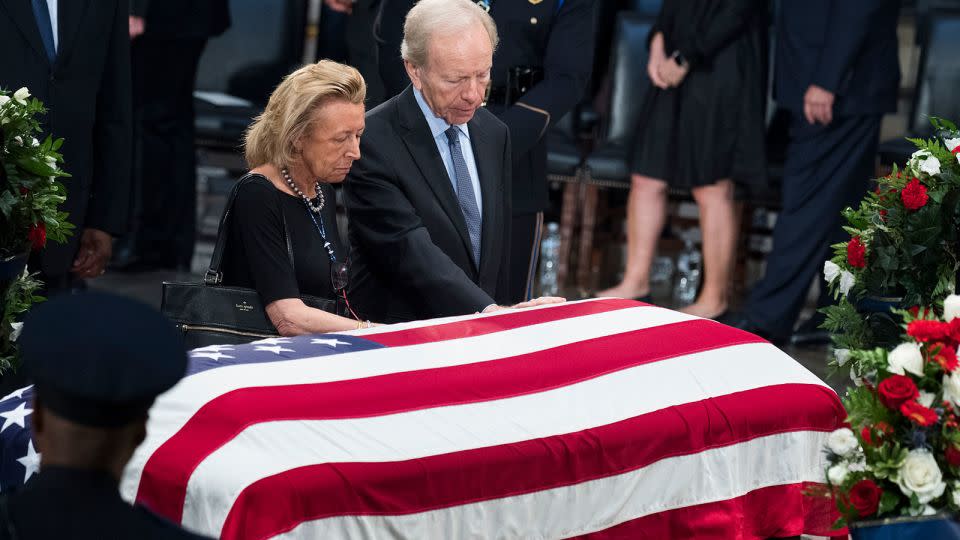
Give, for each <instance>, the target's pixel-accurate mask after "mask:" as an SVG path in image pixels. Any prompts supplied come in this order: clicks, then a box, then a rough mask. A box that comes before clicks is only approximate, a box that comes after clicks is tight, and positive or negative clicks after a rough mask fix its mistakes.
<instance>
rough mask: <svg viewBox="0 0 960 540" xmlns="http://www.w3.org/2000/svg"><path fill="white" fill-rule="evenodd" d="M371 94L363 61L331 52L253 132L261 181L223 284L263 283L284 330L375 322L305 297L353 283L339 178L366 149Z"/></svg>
mask: <svg viewBox="0 0 960 540" xmlns="http://www.w3.org/2000/svg"><path fill="white" fill-rule="evenodd" d="M365 96H366V84H365V83H364V81H363V77H361V76H360V73H359V72H358V71H357V70H356V69H354V68H352V67H349V66H345V65H343V64H338V63H336V62H332V61H329V60H323V61H320V62H317V63H316V64H310V65H307V66H305V67H302V68H300V69H298V70H297V71H294V72H293V73H291V74H290V75H288V76H287V77H286V78H285V79H284V80H283V82H282V83H280V86H278V87H277V89H276V90H274V92H273V94H272V95H271V96H270V100H269V102H268V103H267V107H266V109H265V110H264V112H263V114H262V115H260V116H259V117H258V118H257V119H256V120H255V121H254V123H253V124H252V125H251V126H250V128H249V130H248V131H247V134H246V139H245V143H244V146H245V152H246V160H247V165H248V166H249V167H250V174H249V175H248V176H253V181H250V182H246V183H244V185H243V186H242V187H241V188H240V191H239V193H238V194H237V198H236V201H235V203H234V207H233V212H234V214H233V218H232V226H231V230H230V232H229V236H228V238H227V241H226V247H225V248H224V265H223V282H224V284H225V285H236V286H241V287H250V288H253V289H256V290H257V292H258V293H259V294H260V297H261V299H262V300H263V303H264V305H265V306H266V311H267V316H268V317H269V318H270V321H271V322H272V323H273V325H274V326H275V327H276V328H277V331H278V332H279V333H280V335H284V336H292V335H299V334H309V333H320V332H332V331H343V330H351V329H357V328H361V327H364V326H369V325H370V323H369V322H362V321H361V322H358V321H356V320H352V319H348V318H346V317H341V316H339V315H336V314H333V313H328V312H326V311H323V310H320V309H315V308H312V307H309V306H307V305H306V304H305V303H304V302H303V301H302V300H301V299H300V297H301V295H305V294H307V295H311V296H316V297H321V298H329V299H334V298H336V297H337V296H339V295H343V294H344V292H343V291H345V290H346V289H345V285H346V284H345V283H342V282H340V280H341V279H345V278H346V275H347V272H346V267H345V264H346V257H347V251H346V249H345V248H344V247H343V246H342V245H341V243H340V240H339V238H340V236H339V233H338V232H337V221H336V211H335V207H336V202H335V199H334V192H333V188H332V187H331V185H330V184H332V183H338V182H342V181H343V179H344V178H345V177H346V175H347V172H348V171H349V170H350V167H351V165H352V164H353V162H354V160H356V159H358V158H359V157H360V135H361V134H362V133H363V128H364V105H363V102H364V99H365ZM287 233H289V237H288V236H287ZM288 241H289V243H290V247H291V250H292V253H293V264H291V262H290V257H289V255H288V250H287V242H288Z"/></svg>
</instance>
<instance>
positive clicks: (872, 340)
mask: <svg viewBox="0 0 960 540" xmlns="http://www.w3.org/2000/svg"><path fill="white" fill-rule="evenodd" d="M931 122H932V124H933V126H934V129H935V134H936V135H935V137H934V138H933V139H931V140H921V139H911V142H913V143H914V144H915V145H916V146H917V151H916V152H914V153H913V155H912V156H911V158H910V160H909V161H908V162H907V164H906V166H905V167H903V168H902V169H898V168H897V167H894V169H893V172H892V173H891V174H889V175H887V176H885V177H883V178H879V179H877V180H876V184H877V185H876V189H875V190H874V191H873V192H871V193H869V194H867V196H866V197H865V198H864V199H863V200H862V201H861V203H860V206H859V207H858V208H847V209H846V210H845V211H844V213H843V217H844V219H845V221H846V226H845V227H844V229H845V230H846V231H847V232H848V233H849V234H850V240H849V241H848V242H845V243H840V244H835V245H834V246H833V252H834V256H833V258H832V259H831V260H828V261H826V262H825V263H824V269H823V271H824V278H825V279H826V281H827V283H828V286H829V287H830V288H831V291H832V292H833V295H834V298H836V299H837V303H836V305H833V306H830V307H828V308H826V309H824V312H825V313H826V315H827V321H826V324H825V328H826V329H827V330H828V331H830V332H831V334H832V335H833V339H834V343H835V345H836V346H837V347H838V348H841V349H854V348H869V347H873V346H875V345H877V344H886V345H890V346H892V345H893V344H895V343H896V340H897V339H898V337H899V334H900V323H899V321H896V320H894V319H893V318H891V317H890V313H889V308H890V307H897V308H906V307H911V306H931V307H932V308H934V309H935V310H936V311H937V312H939V311H940V310H941V309H942V307H941V305H940V304H939V302H940V299H942V298H943V297H945V296H946V295H947V294H948V293H949V292H951V291H953V290H954V278H955V275H956V272H957V269H958V255H960V254H958V252H957V242H958V228H960V218H958V215H960V214H958V209H960V131H958V130H957V126H956V125H955V124H953V123H952V122H949V121H947V120H943V119H940V118H933V119H931ZM875 298H881V299H883V301H885V302H886V303H887V305H885V306H881V309H879V310H877V311H879V312H880V313H876V314H871V313H870V312H869V311H870V310H868V309H864V307H863V303H864V300H865V299H866V300H870V299H875Z"/></svg>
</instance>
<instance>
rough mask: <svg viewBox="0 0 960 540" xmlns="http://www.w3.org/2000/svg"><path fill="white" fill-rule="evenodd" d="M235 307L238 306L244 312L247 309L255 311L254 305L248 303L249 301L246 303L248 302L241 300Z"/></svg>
mask: <svg viewBox="0 0 960 540" xmlns="http://www.w3.org/2000/svg"><path fill="white" fill-rule="evenodd" d="M233 307H235V308H237V309H238V310H240V311H244V312H246V311H253V306H251V305H250V304H248V303H246V302H240V303H239V304H234V306H233Z"/></svg>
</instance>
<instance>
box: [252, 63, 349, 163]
mask: <svg viewBox="0 0 960 540" xmlns="http://www.w3.org/2000/svg"><path fill="white" fill-rule="evenodd" d="M366 96H367V84H366V83H365V82H364V80H363V77H362V76H360V72H359V71H357V70H356V69H354V68H352V67H350V66H346V65H343V64H338V63H337V62H333V61H331V60H321V61H319V62H317V63H316V64H308V65H306V66H303V67H302V68H300V69H298V70H296V71H294V72H293V73H291V74H289V75H287V76H286V77H284V79H283V81H282V82H281V83H280V86H277V88H276V90H274V91H273V94H271V95H270V101H268V102H267V108H266V109H264V111H263V113H262V114H261V115H260V116H257V117H256V118H255V119H254V120H253V123H252V124H250V127H249V128H247V132H246V134H245V135H244V141H243V146H244V154H245V157H246V159H247V166H248V167H249V168H251V169H253V168H256V167H259V166H261V165H264V164H267V163H270V164H273V165H275V166H277V167H285V166H287V165H288V164H289V163H293V162H294V160H295V159H296V157H295V156H296V150H295V148H294V143H295V142H296V141H297V140H299V139H300V138H301V137H303V135H304V134H305V133H306V132H307V129H309V127H310V122H311V121H312V120H313V114H314V112H315V111H316V110H317V109H318V108H319V107H320V106H322V105H323V104H324V103H326V102H328V101H330V100H344V101H347V102H349V103H354V104H361V103H363V102H364V100H365V99H366Z"/></svg>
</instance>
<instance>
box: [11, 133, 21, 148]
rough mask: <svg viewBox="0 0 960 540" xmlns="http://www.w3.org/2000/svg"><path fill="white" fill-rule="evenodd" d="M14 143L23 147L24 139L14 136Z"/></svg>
mask: <svg viewBox="0 0 960 540" xmlns="http://www.w3.org/2000/svg"><path fill="white" fill-rule="evenodd" d="M13 142H15V143H17V144H18V145H19V146H23V139H21V138H20V136H19V135H16V136H14V138H13Z"/></svg>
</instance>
